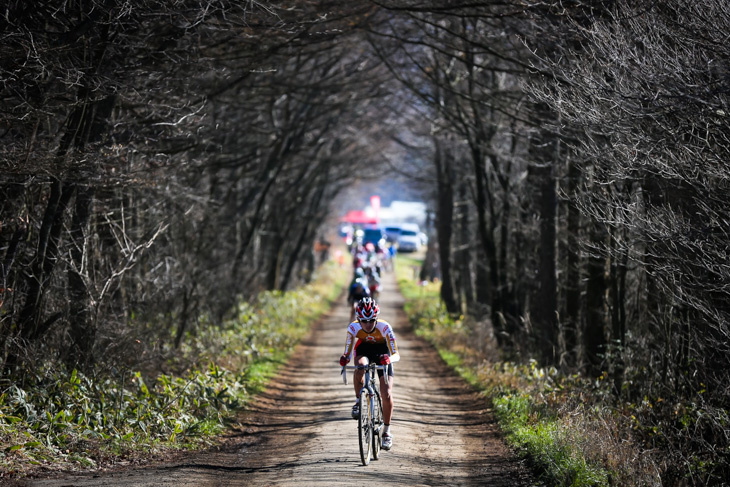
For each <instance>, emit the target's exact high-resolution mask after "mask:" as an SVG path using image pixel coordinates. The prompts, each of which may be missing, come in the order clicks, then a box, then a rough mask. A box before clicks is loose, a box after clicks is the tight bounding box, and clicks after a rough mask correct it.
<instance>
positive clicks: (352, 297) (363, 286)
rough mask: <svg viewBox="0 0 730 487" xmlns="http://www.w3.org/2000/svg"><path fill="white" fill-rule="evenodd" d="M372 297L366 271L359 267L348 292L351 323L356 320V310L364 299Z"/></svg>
mask: <svg viewBox="0 0 730 487" xmlns="http://www.w3.org/2000/svg"><path fill="white" fill-rule="evenodd" d="M367 296H370V283H369V282H368V278H367V276H366V275H365V271H363V270H362V268H360V267H358V268H357V269H355V275H354V276H353V278H352V282H350V286H349V288H348V290H347V304H349V305H350V321H352V320H354V319H355V308H356V305H357V303H358V302H360V300H361V299H362V298H365V297H367Z"/></svg>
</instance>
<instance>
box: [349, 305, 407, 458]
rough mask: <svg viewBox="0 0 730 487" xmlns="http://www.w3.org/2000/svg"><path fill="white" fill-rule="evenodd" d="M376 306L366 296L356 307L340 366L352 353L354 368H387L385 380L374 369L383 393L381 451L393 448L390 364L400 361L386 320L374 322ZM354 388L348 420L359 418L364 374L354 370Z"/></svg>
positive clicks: (376, 319)
mask: <svg viewBox="0 0 730 487" xmlns="http://www.w3.org/2000/svg"><path fill="white" fill-rule="evenodd" d="M379 314H380V307H379V306H378V303H376V302H375V300H374V299H373V298H370V297H367V298H363V299H361V300H360V302H359V303H358V304H357V309H356V311H355V315H356V317H357V321H353V322H352V323H350V325H349V326H348V327H347V340H346V342H345V353H344V354H342V356H341V357H340V365H342V366H345V365H347V364H348V363H349V362H350V355H351V354H352V352H353V350H354V351H355V365H367V364H368V363H376V364H380V365H387V366H388V367H387V371H388V377H389V380H388V382H387V383H386V382H385V380H384V379H383V371H382V370H378V376H379V377H380V391H381V393H382V394H383V420H384V423H385V430H384V431H383V450H390V449H391V447H392V446H393V435H392V434H391V433H390V420H391V418H392V417H393V365H391V364H393V363H395V362H397V361H399V360H400V355H399V354H398V345H397V344H396V341H395V334H394V333H393V327H392V326H390V323H388V322H387V321H382V320H378V315H379ZM353 379H354V380H353V382H354V385H355V405H354V406H353V407H352V417H353V419H357V418H358V417H359V416H360V389H362V387H363V385H364V384H365V371H364V370H356V371H355V376H354V378H353Z"/></svg>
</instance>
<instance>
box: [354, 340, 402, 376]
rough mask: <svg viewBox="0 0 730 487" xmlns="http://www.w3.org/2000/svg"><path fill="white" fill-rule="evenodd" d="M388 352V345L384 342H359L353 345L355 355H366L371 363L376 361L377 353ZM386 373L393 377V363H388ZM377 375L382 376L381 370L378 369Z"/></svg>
mask: <svg viewBox="0 0 730 487" xmlns="http://www.w3.org/2000/svg"><path fill="white" fill-rule="evenodd" d="M384 354H390V350H388V345H386V344H385V343H367V342H360V343H359V344H358V346H357V347H355V357H367V358H368V360H369V361H370V363H371V364H374V363H377V361H378V355H384ZM388 375H389V376H390V377H393V375H394V374H393V364H390V365H388ZM378 376H380V377H382V376H383V371H382V370H378Z"/></svg>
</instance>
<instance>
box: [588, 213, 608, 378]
mask: <svg viewBox="0 0 730 487" xmlns="http://www.w3.org/2000/svg"><path fill="white" fill-rule="evenodd" d="M600 225H601V224H600V223H594V224H593V225H592V228H591V234H590V240H591V242H592V244H593V246H594V247H598V248H600V247H601V246H602V245H603V243H604V241H605V237H606V233H605V230H604V229H603V227H601V226H600ZM586 267H587V269H586V272H587V279H586V281H587V283H586V323H585V329H584V330H583V346H584V349H585V354H586V361H587V364H586V372H587V373H588V374H589V375H591V376H594V377H595V376H598V375H600V374H601V372H602V371H601V358H600V354H601V353H603V352H604V351H605V348H606V334H605V328H606V318H605V316H606V314H605V311H604V308H605V302H604V294H605V292H606V282H605V281H606V279H605V267H606V259H605V257H603V256H602V255H601V254H600V253H598V252H596V251H595V250H594V251H591V253H590V255H589V257H588V262H587V265H586Z"/></svg>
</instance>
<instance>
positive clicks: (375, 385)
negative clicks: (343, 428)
mask: <svg viewBox="0 0 730 487" xmlns="http://www.w3.org/2000/svg"><path fill="white" fill-rule="evenodd" d="M347 369H351V370H365V383H364V385H363V387H362V389H360V417H359V418H358V420H357V431H358V439H359V443H360V459H361V460H362V464H363V465H365V466H367V465H369V464H370V458H371V455H372V458H373V460H377V459H379V458H380V447H381V441H382V438H381V432H382V431H383V428H384V427H385V423H384V421H383V401H382V399H381V396H380V384H379V381H378V380H376V378H377V374H376V371H377V370H378V369H380V370H382V371H383V377H384V378H385V382H386V383H387V382H388V366H387V365H378V364H368V365H345V366H343V367H342V372H341V373H342V381H343V382H344V383H345V384H347Z"/></svg>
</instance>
